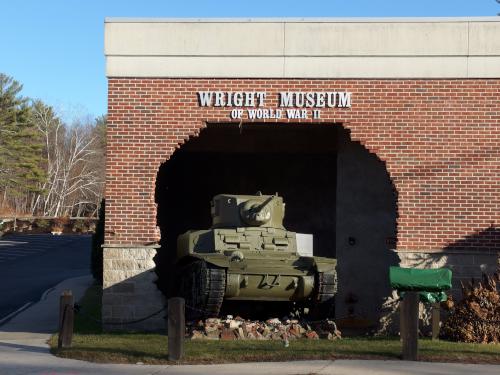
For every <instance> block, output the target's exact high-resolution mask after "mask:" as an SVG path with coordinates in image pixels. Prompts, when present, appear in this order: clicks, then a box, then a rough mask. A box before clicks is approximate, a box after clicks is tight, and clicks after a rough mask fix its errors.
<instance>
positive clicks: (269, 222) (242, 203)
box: [211, 194, 285, 229]
mask: <svg viewBox="0 0 500 375" xmlns="http://www.w3.org/2000/svg"><path fill="white" fill-rule="evenodd" d="M211 210H212V228H224V227H225V228H232V227H234V228H238V227H261V228H280V229H284V227H283V218H284V216H285V204H284V203H283V198H281V197H280V196H278V195H277V194H276V195H262V194H257V195H230V194H219V195H217V196H215V197H214V199H213V200H212V207H211Z"/></svg>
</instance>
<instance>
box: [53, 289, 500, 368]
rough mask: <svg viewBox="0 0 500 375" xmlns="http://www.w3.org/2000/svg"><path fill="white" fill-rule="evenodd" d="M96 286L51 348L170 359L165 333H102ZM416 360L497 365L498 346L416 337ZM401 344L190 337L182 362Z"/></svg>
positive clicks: (78, 354) (100, 356) (339, 353)
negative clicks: (61, 345) (65, 337)
mask: <svg viewBox="0 0 500 375" xmlns="http://www.w3.org/2000/svg"><path fill="white" fill-rule="evenodd" d="M101 295H102V292H101V288H100V286H97V285H94V286H92V287H90V288H89V289H88V290H87V292H86V294H85V296H84V297H83V299H82V300H81V301H80V303H81V305H82V312H84V313H85V315H83V314H77V315H76V317H75V334H74V337H73V347H72V348H68V349H61V350H60V349H57V335H54V336H53V337H52V338H51V340H50V342H49V343H50V346H51V351H52V353H54V354H55V355H57V356H59V357H64V358H73V359H80V360H86V361H91V362H100V363H137V362H143V363H145V364H171V362H169V361H168V360H167V353H168V347H167V345H168V343H167V342H168V340H167V336H166V335H162V334H153V333H103V332H102V330H101V327H100V324H98V323H97V322H95V321H93V320H91V319H88V316H89V315H90V316H93V317H94V318H96V319H100V311H101ZM419 349H420V350H419V353H420V360H422V361H434V362H461V363H490V364H500V345H498V344H466V343H456V342H448V341H432V340H428V339H423V340H419ZM400 355H401V343H400V341H399V338H397V337H389V338H373V337H354V338H344V339H341V340H337V341H328V340H306V339H301V340H294V341H290V346H289V347H287V348H286V347H284V345H283V343H282V342H280V341H218V340H217V341H211V340H203V341H190V340H186V343H185V356H184V358H183V360H182V361H180V362H178V363H181V364H209V363H210V364H211V363H237V362H252V361H290V360H312V359H384V360H397V359H399V358H400Z"/></svg>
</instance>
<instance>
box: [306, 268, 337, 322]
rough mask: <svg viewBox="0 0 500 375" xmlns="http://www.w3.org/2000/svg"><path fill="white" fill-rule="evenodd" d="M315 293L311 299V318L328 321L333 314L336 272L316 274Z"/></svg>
mask: <svg viewBox="0 0 500 375" xmlns="http://www.w3.org/2000/svg"><path fill="white" fill-rule="evenodd" d="M315 284H316V291H315V293H314V296H313V299H312V306H311V312H310V314H311V317H312V318H314V319H328V318H331V317H332V315H333V314H334V307H335V304H334V302H335V300H334V297H335V294H336V293H337V272H336V271H334V272H333V273H324V272H317V273H316V277H315Z"/></svg>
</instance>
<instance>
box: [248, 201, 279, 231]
mask: <svg viewBox="0 0 500 375" xmlns="http://www.w3.org/2000/svg"><path fill="white" fill-rule="evenodd" d="M275 198H276V196H275V195H272V196H270V197H269V198H267V199H266V200H265V201H264V202H259V201H256V200H252V199H250V200H248V201H246V202H245V203H244V204H243V206H242V207H241V211H240V215H241V218H242V219H243V221H244V222H245V223H247V224H249V225H262V224H266V223H267V222H268V221H269V220H271V216H272V207H271V202H272V201H273V200H274V199H275Z"/></svg>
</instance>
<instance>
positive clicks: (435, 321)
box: [432, 302, 441, 340]
mask: <svg viewBox="0 0 500 375" xmlns="http://www.w3.org/2000/svg"><path fill="white" fill-rule="evenodd" d="M440 312H441V304H440V303H439V302H435V303H433V304H432V339H433V340H439V321H440V319H441V314H440Z"/></svg>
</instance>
